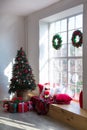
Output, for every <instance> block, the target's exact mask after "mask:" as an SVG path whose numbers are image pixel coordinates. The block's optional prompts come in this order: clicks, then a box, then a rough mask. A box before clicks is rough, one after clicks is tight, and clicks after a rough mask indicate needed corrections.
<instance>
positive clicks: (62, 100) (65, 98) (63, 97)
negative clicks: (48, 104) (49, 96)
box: [54, 94, 72, 104]
mask: <svg viewBox="0 0 87 130" xmlns="http://www.w3.org/2000/svg"><path fill="white" fill-rule="evenodd" d="M54 100H55V101H56V103H59V104H69V103H70V101H71V100H72V98H71V97H70V96H69V95H67V94H56V95H55V96H54Z"/></svg>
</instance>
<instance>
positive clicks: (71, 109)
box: [48, 101, 87, 130]
mask: <svg viewBox="0 0 87 130" xmlns="http://www.w3.org/2000/svg"><path fill="white" fill-rule="evenodd" d="M48 116H50V117H51V118H53V119H55V120H56V121H58V120H61V121H63V122H65V123H68V124H69V125H71V126H73V127H74V128H76V129H77V130H87V110H84V109H81V108H80V107H79V103H78V102H75V101H71V103H70V104H69V105H58V104H51V105H50V109H49V112H48Z"/></svg>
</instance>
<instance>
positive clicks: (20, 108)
mask: <svg viewBox="0 0 87 130" xmlns="http://www.w3.org/2000/svg"><path fill="white" fill-rule="evenodd" d="M27 111H28V106H27V103H25V102H21V103H19V104H18V112H27Z"/></svg>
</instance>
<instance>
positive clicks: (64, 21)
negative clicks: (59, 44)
mask: <svg viewBox="0 0 87 130" xmlns="http://www.w3.org/2000/svg"><path fill="white" fill-rule="evenodd" d="M66 30H67V19H64V20H62V21H61V32H62V31H66Z"/></svg>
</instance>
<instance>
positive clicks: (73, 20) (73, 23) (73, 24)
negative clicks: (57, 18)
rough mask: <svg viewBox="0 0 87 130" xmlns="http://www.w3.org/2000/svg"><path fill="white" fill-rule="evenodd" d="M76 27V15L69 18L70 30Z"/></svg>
mask: <svg viewBox="0 0 87 130" xmlns="http://www.w3.org/2000/svg"><path fill="white" fill-rule="evenodd" d="M74 28H75V17H71V18H69V30H72V29H74Z"/></svg>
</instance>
